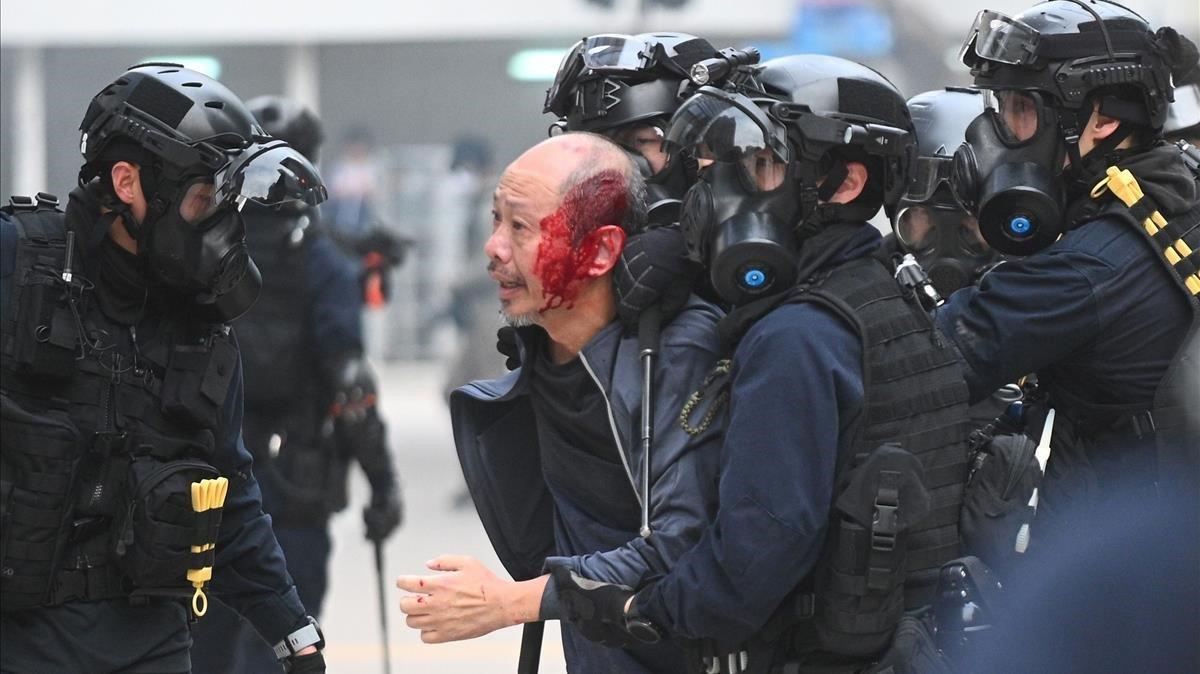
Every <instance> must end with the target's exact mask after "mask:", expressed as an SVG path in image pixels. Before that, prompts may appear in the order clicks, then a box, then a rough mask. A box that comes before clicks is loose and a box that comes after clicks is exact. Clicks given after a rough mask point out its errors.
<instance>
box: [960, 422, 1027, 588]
mask: <svg viewBox="0 0 1200 674" xmlns="http://www.w3.org/2000/svg"><path fill="white" fill-rule="evenodd" d="M1036 450H1037V446H1036V445H1035V444H1034V442H1033V440H1032V439H1030V438H1029V437H1028V436H1026V435H1025V434H1023V433H1022V434H1000V435H996V436H994V437H992V438H991V439H990V441H988V442H986V443H984V444H983V445H982V446H981V447H979V449H977V450H976V453H975V456H974V458H973V459H972V462H971V465H972V470H971V476H970V479H969V481H968V482H967V486H966V493H965V494H964V495H963V503H962V512H961V515H960V518H959V524H958V527H959V528H958V531H959V536H960V538H961V539H962V544H963V548H962V549H963V554H964V555H974V556H976V557H978V558H979V559H981V560H982V561H983V562H984V563H985V564H987V565H988V567H990V568H992V569H994V570H996V571H997V572H999V573H1000V574H1001V575H1002V577H1007V574H1009V573H1010V572H1011V571H1012V569H1013V565H1014V564H1015V563H1016V562H1017V561H1018V560H1019V559H1020V555H1019V554H1018V553H1017V552H1016V547H1015V545H1016V540H1017V533H1018V532H1019V531H1020V530H1021V525H1023V524H1027V523H1029V522H1031V520H1032V515H1033V512H1032V509H1031V508H1030V507H1029V499H1030V497H1031V496H1032V495H1033V490H1034V489H1036V488H1037V486H1038V484H1039V483H1040V482H1041V479H1042V470H1041V468H1040V467H1039V466H1038V462H1037V457H1036V456H1035V452H1036Z"/></svg>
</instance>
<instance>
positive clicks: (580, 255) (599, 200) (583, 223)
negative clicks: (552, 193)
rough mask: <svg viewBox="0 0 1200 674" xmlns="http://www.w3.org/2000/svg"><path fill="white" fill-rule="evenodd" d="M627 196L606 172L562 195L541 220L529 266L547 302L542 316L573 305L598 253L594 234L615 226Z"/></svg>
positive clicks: (615, 174)
mask: <svg viewBox="0 0 1200 674" xmlns="http://www.w3.org/2000/svg"><path fill="white" fill-rule="evenodd" d="M627 190H628V186H627V184H626V179H625V176H624V175H623V174H622V173H621V172H620V171H616V170H613V169H605V170H603V171H600V172H598V173H596V174H595V175H592V176H590V177H588V178H587V179H585V180H583V181H581V182H580V183H578V184H577V185H575V186H573V187H571V188H570V189H569V190H567V193H566V194H565V195H563V199H562V203H561V204H560V205H559V207H558V209H557V210H555V211H554V212H553V213H551V214H550V215H547V216H546V217H545V218H543V219H542V221H541V223H540V225H541V228H542V238H541V241H540V242H539V243H538V254H537V261H536V262H535V263H534V266H533V273H535V274H537V276H538V278H540V279H541V281H542V296H543V297H545V298H546V303H545V305H544V306H542V308H541V310H542V311H546V310H547V309H555V308H558V307H562V306H565V307H566V308H568V309H570V308H571V307H572V306H573V305H574V303H575V300H576V298H578V297H579V292H580V290H582V288H583V282H584V281H585V280H587V278H588V275H587V270H588V267H589V265H590V264H591V262H592V260H594V259H595V258H596V253H597V251H599V249H600V237H599V235H598V234H597V230H599V229H600V228H601V227H604V226H606V225H615V226H620V224H621V221H622V220H624V218H625V212H626V210H627V209H628V206H629V203H628V197H627V196H626V193H627Z"/></svg>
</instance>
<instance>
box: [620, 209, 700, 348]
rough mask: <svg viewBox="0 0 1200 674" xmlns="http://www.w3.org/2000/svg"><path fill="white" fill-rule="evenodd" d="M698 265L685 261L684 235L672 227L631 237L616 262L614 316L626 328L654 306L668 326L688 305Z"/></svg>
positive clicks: (655, 229)
mask: <svg viewBox="0 0 1200 674" xmlns="http://www.w3.org/2000/svg"><path fill="white" fill-rule="evenodd" d="M699 270H700V266H699V265H697V264H696V263H695V262H693V261H691V260H689V259H688V256H687V247H686V246H685V245H684V243H683V235H682V234H680V233H679V229H677V228H675V227H656V228H654V229H649V230H646V231H645V232H642V233H641V234H638V235H637V236H634V237H631V238H630V239H629V240H628V241H627V242H626V243H625V249H624V250H622V251H621V258H620V260H618V261H617V269H616V276H615V278H616V283H615V286H616V294H617V313H618V314H619V315H620V316H621V321H622V322H623V323H625V325H627V326H631V327H633V326H636V325H637V324H638V317H639V316H640V315H641V313H642V311H644V310H645V309H646V308H647V307H650V306H653V305H655V304H657V305H659V306H660V307H661V308H662V315H663V317H662V322H663V324H667V323H670V322H671V319H672V318H674V317H675V314H677V313H679V310H680V309H682V308H683V305H684V304H685V303H687V298H688V295H689V294H690V293H691V289H692V282H693V281H694V280H695V278H696V273H697V272H698V271H699Z"/></svg>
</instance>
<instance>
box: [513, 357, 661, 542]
mask: <svg viewBox="0 0 1200 674" xmlns="http://www.w3.org/2000/svg"><path fill="white" fill-rule="evenodd" d="M535 350H536V352H537V353H536V354H535V355H534V358H533V377H532V378H531V380H530V399H531V401H532V403H533V412H534V416H535V417H536V418H537V433H538V444H539V445H540V447H541V457H542V474H543V476H544V477H545V478H546V483H547V484H548V485H549V486H550V489H551V491H552V492H554V495H555V498H566V499H570V500H571V501H572V503H573V504H574V505H576V506H578V507H579V508H580V509H582V510H584V511H585V512H587V513H589V514H590V515H592V516H593V517H594V518H595V519H596V521H598V522H600V523H602V524H604V525H606V526H609V527H612V528H616V529H627V530H629V531H636V530H637V527H638V522H639V521H640V512H639V510H638V504H637V502H636V501H635V500H634V499H632V498H630V496H631V494H630V483H629V476H628V474H627V473H626V472H625V466H624V464H623V463H622V460H621V456H620V453H619V450H618V448H617V444H616V441H615V439H614V438H613V429H612V425H611V424H610V422H609V416H608V406H607V405H606V404H605V401H604V396H603V395H602V393H601V391H600V387H599V386H598V385H597V384H596V382H595V380H593V379H592V377H591V375H590V374H588V371H587V369H586V368H584V366H583V363H582V362H581V361H580V359H579V358H573V359H571V360H570V361H569V362H567V363H563V364H562V365H556V364H555V363H554V362H553V361H551V360H550V354H549V348H548V346H547V345H546V342H545V340H542V341H541V343H540V344H538V345H537V346H536V347H535Z"/></svg>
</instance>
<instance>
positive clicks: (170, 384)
mask: <svg viewBox="0 0 1200 674" xmlns="http://www.w3.org/2000/svg"><path fill="white" fill-rule="evenodd" d="M237 364H238V352H237V348H236V347H234V345H233V344H232V343H231V342H230V340H229V337H228V336H227V335H223V334H219V333H218V334H214V335H212V336H210V338H209V339H206V340H200V341H199V342H197V343H191V344H188V343H184V344H179V343H176V344H175V345H173V346H172V348H171V355H170V358H169V361H168V363H167V372H166V374H165V375H164V377H163V388H162V406H161V409H162V412H163V414H165V415H167V416H168V417H169V418H171V419H172V420H174V421H176V422H178V423H180V424H183V425H186V426H189V427H191V428H215V427H216V426H217V422H218V421H219V419H220V414H221V407H222V406H223V405H224V404H225V398H226V396H227V395H228V394H229V384H230V382H231V381H232V379H233V373H234V371H235V370H236V369H237Z"/></svg>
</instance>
